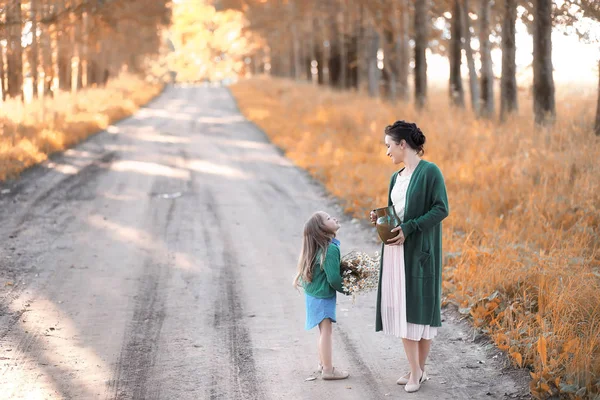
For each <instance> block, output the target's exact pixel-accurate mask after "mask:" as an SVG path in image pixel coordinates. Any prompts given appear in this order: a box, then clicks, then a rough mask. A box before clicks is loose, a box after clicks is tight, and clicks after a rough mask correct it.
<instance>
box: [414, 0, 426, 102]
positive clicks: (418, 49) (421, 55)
mask: <svg viewBox="0 0 600 400" xmlns="http://www.w3.org/2000/svg"><path fill="white" fill-rule="evenodd" d="M428 13H429V0H421V1H417V2H416V3H415V104H416V106H417V108H423V107H424V106H425V102H426V100H427V56H426V52H427V41H428V34H429V30H428V27H429V21H428Z"/></svg>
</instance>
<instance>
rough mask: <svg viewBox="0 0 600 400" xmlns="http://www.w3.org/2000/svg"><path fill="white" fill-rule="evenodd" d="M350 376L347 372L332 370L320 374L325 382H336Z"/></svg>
mask: <svg viewBox="0 0 600 400" xmlns="http://www.w3.org/2000/svg"><path fill="white" fill-rule="evenodd" d="M349 376H350V374H349V373H348V371H338V370H336V369H335V367H334V368H332V369H331V372H325V370H323V372H321V378H323V380H325V381H338V380H340V379H346V378H348V377H349Z"/></svg>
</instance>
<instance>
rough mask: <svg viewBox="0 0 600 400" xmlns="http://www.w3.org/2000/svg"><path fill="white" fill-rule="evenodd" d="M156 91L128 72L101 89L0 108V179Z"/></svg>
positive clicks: (9, 103) (95, 128) (128, 112)
mask: <svg viewBox="0 0 600 400" xmlns="http://www.w3.org/2000/svg"><path fill="white" fill-rule="evenodd" d="M161 89H162V86H161V85H158V84H149V83H147V82H145V81H144V80H142V79H140V78H138V77H136V76H133V75H122V76H120V77H118V78H117V79H114V80H112V81H110V82H109V83H108V85H107V86H106V87H105V88H91V89H86V90H83V91H81V92H78V93H76V94H70V93H58V94H57V95H55V97H54V98H53V99H40V100H36V101H33V102H31V103H27V104H23V103H21V102H20V101H16V100H9V101H7V102H6V103H3V104H2V107H0V181H2V180H5V179H9V178H14V177H16V176H18V174H19V173H20V172H21V171H23V170H24V169H25V168H28V167H30V166H32V165H34V164H37V163H39V162H42V161H44V160H45V159H46V158H47V157H48V155H49V154H52V153H54V152H57V151H61V150H65V149H67V148H69V147H71V146H73V145H75V144H76V143H78V142H80V141H81V140H83V139H85V138H87V137H88V136H90V135H92V134H94V133H96V132H98V131H99V130H102V129H105V128H106V127H108V126H109V125H110V124H111V123H113V122H115V121H117V120H120V119H122V118H125V117H127V116H129V115H131V114H133V113H134V112H135V111H136V110H137V109H138V108H139V106H140V105H142V104H145V103H147V102H148V101H150V100H151V99H152V98H153V97H155V96H156V95H157V94H158V93H160V91H161Z"/></svg>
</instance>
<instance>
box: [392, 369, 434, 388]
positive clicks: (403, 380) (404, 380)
mask: <svg viewBox="0 0 600 400" xmlns="http://www.w3.org/2000/svg"><path fill="white" fill-rule="evenodd" d="M409 379H410V372H407V373H406V375H403V376H401V377H400V378H398V380H397V381H396V383H397V384H398V385H406V384H407V383H408V380H409ZM428 380H429V377H428V376H427V373H425V371H423V375H422V378H421V383H424V382H425V381H428Z"/></svg>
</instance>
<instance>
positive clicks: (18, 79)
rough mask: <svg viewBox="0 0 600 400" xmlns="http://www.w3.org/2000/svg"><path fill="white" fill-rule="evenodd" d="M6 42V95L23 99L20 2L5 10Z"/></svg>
mask: <svg viewBox="0 0 600 400" xmlns="http://www.w3.org/2000/svg"><path fill="white" fill-rule="evenodd" d="M6 22H7V23H8V24H9V26H8V42H7V51H6V74H7V88H6V91H7V94H8V96H9V97H13V98H14V97H19V96H20V97H21V99H23V47H22V46H21V35H22V25H23V24H22V19H21V0H13V1H12V4H10V3H9V5H8V7H7V10H6Z"/></svg>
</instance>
